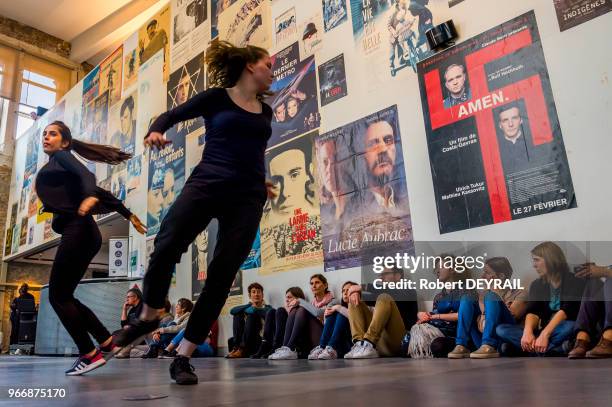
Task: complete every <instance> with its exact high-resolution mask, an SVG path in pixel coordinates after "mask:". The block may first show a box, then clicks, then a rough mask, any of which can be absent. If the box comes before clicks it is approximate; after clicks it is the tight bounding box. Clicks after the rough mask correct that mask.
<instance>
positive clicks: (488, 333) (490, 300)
mask: <svg viewBox="0 0 612 407" xmlns="http://www.w3.org/2000/svg"><path fill="white" fill-rule="evenodd" d="M480 314H481V312H480V306H479V305H478V301H477V300H474V299H473V298H469V297H463V298H462V299H461V304H460V305H459V321H458V322H457V340H456V343H457V345H463V346H465V347H468V344H469V341H470V339H471V340H472V342H473V344H474V345H475V346H476V347H477V348H479V347H480V346H481V345H483V344H484V345H490V346H492V347H494V348H497V347H498V345H499V338H498V337H497V335H496V333H495V328H497V326H498V325H500V324H509V325H514V323H515V321H514V317H513V316H512V314H511V313H510V310H509V309H508V307H506V304H504V302H503V301H502V299H501V298H500V297H499V296H498V295H497V294H495V293H493V292H491V291H489V292H487V293H486V295H485V297H484V315H485V325H484V330H483V332H482V333H481V332H480V331H479V330H478V316H479V315H480Z"/></svg>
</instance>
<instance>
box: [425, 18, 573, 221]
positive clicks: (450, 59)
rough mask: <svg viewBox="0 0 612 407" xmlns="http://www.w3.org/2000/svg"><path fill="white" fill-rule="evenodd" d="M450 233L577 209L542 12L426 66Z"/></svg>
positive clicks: (432, 138) (431, 139)
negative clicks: (543, 36)
mask: <svg viewBox="0 0 612 407" xmlns="http://www.w3.org/2000/svg"><path fill="white" fill-rule="evenodd" d="M419 82H420V87H421V100H422V102H423V112H424V116H425V128H426V132H427V143H428V147H429V160H430V165H431V172H432V175H433V184H434V192H435V197H436V207H437V210H438V224H439V227H440V233H448V232H454V231H458V230H464V229H470V228H474V227H478V226H485V225H490V224H493V223H500V222H506V221H510V220H514V219H521V218H525V217H529V216H536V215H541V214H544V213H549V212H555V211H560V210H564V209H569V208H575V207H576V196H575V193H574V187H573V185H572V179H571V175H570V169H569V166H568V163H567V156H566V154H565V147H564V144H563V137H562V134H561V126H560V124H559V118H558V117H557V110H556V107H555V101H554V99H553V93H552V89H551V84H550V79H549V76H548V70H547V67H546V61H545V59H544V53H543V50H542V45H541V42H540V35H539V32H538V27H537V24H536V19H535V15H534V13H533V11H531V12H529V13H526V14H524V15H522V16H520V17H517V18H515V19H513V20H511V21H509V22H506V23H504V24H502V25H500V26H497V27H495V28H492V29H491V30H489V31H486V32H484V33H482V34H480V35H478V36H476V37H474V38H471V39H469V40H467V41H465V42H464V43H462V44H459V45H457V46H455V47H453V48H451V49H449V50H447V51H444V52H441V53H440V54H438V55H436V56H435V57H434V58H430V59H429V60H427V61H424V62H423V63H421V64H419Z"/></svg>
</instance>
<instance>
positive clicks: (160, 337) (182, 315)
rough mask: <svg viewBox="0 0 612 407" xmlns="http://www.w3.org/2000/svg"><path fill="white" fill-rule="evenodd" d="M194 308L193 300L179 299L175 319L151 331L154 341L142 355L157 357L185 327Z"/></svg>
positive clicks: (175, 308)
mask: <svg viewBox="0 0 612 407" xmlns="http://www.w3.org/2000/svg"><path fill="white" fill-rule="evenodd" d="M192 309H193V302H191V301H190V300H188V299H187V298H181V299H179V300H178V301H177V302H176V305H175V307H174V320H173V321H172V322H170V323H169V324H168V325H167V326H163V327H159V328H157V329H156V330H155V331H153V332H152V333H151V336H152V338H153V341H152V342H151V344H150V345H149V350H148V352H147V353H146V354H144V355H143V356H142V357H143V358H145V359H147V358H157V356H158V355H159V352H160V351H161V350H162V349H164V348H165V347H166V346H168V344H169V343H170V341H171V340H172V338H174V337H175V336H176V334H177V333H178V332H179V331H180V330H182V329H185V327H186V326H187V321H189V315H191V310H192Z"/></svg>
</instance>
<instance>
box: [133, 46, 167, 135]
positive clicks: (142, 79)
mask: <svg viewBox="0 0 612 407" xmlns="http://www.w3.org/2000/svg"><path fill="white" fill-rule="evenodd" d="M163 64H164V55H163V53H162V52H158V53H157V54H156V55H155V56H153V57H152V58H151V59H149V60H148V61H147V62H146V63H145V64H144V65H142V66H141V67H140V71H139V72H138V102H139V103H138V104H139V106H138V110H137V116H138V118H137V120H136V125H137V126H138V129H137V131H136V134H137V135H138V139H139V140H138V143H142V139H143V138H144V136H145V135H146V134H147V131H148V130H149V127H150V126H151V123H153V121H154V120H155V119H156V118H157V116H159V115H160V114H161V113H163V112H165V111H166V109H167V104H166V100H165V98H164V97H163V95H164V93H165V92H166V85H165V84H164V80H163Z"/></svg>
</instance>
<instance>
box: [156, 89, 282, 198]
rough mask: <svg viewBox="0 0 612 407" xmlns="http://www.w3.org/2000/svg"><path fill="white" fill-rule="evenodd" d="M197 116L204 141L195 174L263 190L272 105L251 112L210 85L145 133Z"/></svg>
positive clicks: (264, 105) (225, 93) (161, 118)
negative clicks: (204, 131) (200, 119)
mask: <svg viewBox="0 0 612 407" xmlns="http://www.w3.org/2000/svg"><path fill="white" fill-rule="evenodd" d="M200 116H201V117H202V118H204V125H205V127H206V144H205V146H204V153H203V154H202V161H201V162H200V164H199V165H198V167H199V168H197V169H196V170H197V171H198V176H200V175H201V176H202V177H203V178H205V179H206V180H207V182H211V183H213V182H225V183H226V182H231V183H232V184H234V185H240V186H241V187H240V188H243V189H252V190H256V191H259V192H261V191H265V175H266V170H265V164H264V154H265V151H266V145H267V143H268V139H269V138H270V136H271V135H272V125H271V122H272V108H271V107H270V106H268V105H267V104H265V103H262V112H261V113H252V112H249V111H247V110H244V109H243V108H241V107H240V106H238V105H237V104H236V103H234V102H233V101H232V99H231V98H230V96H229V94H228V93H227V90H226V89H224V88H211V89H208V90H206V91H204V92H201V93H199V94H197V95H196V96H194V97H193V98H191V99H190V100H188V101H187V102H185V103H183V104H182V105H180V106H177V107H176V108H174V109H172V110H169V111H167V112H166V113H163V114H162V115H160V116H159V117H158V118H157V119H156V120H155V121H154V122H153V124H151V127H150V128H149V132H148V133H147V136H148V135H149V133H151V132H159V133H165V132H166V131H167V130H168V129H170V128H171V127H172V126H174V125H175V124H177V123H179V122H182V121H185V120H190V119H194V118H196V117H200Z"/></svg>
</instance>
